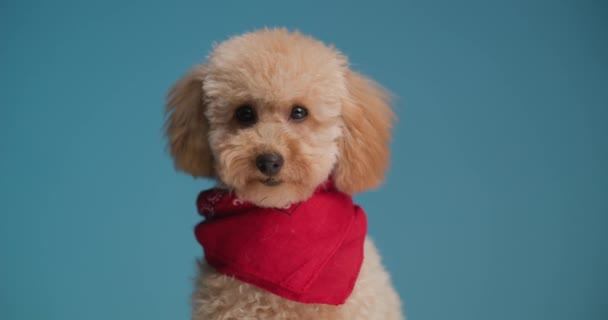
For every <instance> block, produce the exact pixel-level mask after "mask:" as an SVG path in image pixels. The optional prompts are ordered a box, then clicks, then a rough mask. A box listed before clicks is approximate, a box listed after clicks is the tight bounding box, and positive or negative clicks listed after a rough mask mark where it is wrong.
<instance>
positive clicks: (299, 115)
mask: <svg viewBox="0 0 608 320" xmlns="http://www.w3.org/2000/svg"><path fill="white" fill-rule="evenodd" d="M307 116H308V110H306V108H304V107H302V106H298V105H296V106H293V108H291V114H290V115H289V119H292V120H296V121H301V120H304V119H305V118H306V117H307Z"/></svg>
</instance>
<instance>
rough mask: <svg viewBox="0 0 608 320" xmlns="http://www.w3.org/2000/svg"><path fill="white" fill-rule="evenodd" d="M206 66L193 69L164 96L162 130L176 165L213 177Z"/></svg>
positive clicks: (197, 174)
mask: <svg viewBox="0 0 608 320" xmlns="http://www.w3.org/2000/svg"><path fill="white" fill-rule="evenodd" d="M204 72H205V66H204V65H200V66H196V67H194V68H192V70H190V72H188V73H187V74H186V75H185V76H184V77H182V78H181V79H180V80H178V81H177V82H176V83H175V84H174V85H173V87H172V88H171V90H170V91H169V93H168V95H167V106H166V108H165V113H166V115H167V120H166V123H165V133H166V135H167V138H168V139H169V142H168V143H169V148H170V149H171V155H172V156H173V159H174V162H175V167H176V168H177V169H179V170H182V171H185V172H187V173H190V174H191V175H192V176H194V177H212V176H213V175H214V173H213V160H212V156H211V150H210V148H209V140H208V131H209V123H208V121H207V119H206V117H205V114H204V108H205V104H204V101H203V97H204V94H203V77H204Z"/></svg>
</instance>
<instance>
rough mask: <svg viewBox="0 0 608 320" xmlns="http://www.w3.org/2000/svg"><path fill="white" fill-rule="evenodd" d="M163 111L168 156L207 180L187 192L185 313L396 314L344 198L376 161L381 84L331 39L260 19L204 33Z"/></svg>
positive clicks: (369, 182) (361, 224) (368, 176)
mask: <svg viewBox="0 0 608 320" xmlns="http://www.w3.org/2000/svg"><path fill="white" fill-rule="evenodd" d="M166 111H167V123H166V134H167V136H168V139H169V147H170V150H171V155H172V156H173V158H174V161H175V166H176V167H177V168H178V169H180V170H182V171H185V172H187V173H189V174H191V175H192V176H195V177H207V178H212V179H215V180H216V181H217V183H218V185H217V187H216V188H214V189H212V190H210V191H206V192H203V193H201V196H199V199H198V209H199V211H200V212H201V214H202V215H204V216H205V221H204V222H202V223H201V224H199V226H197V230H196V236H197V239H198V241H199V242H200V243H201V244H202V245H203V248H204V250H205V259H203V260H201V261H200V262H199V264H198V265H199V276H198V277H197V280H196V284H195V291H194V294H193V298H192V304H193V306H192V307H193V311H192V317H193V319H196V320H203V319H205V320H214V319H226V320H227V319H279V320H280V319H311V320H312V319H314V320H323V319H332V320H340V319H344V320H346V319H348V320H355V319H378V320H392V319H402V318H403V316H402V313H401V306H400V301H399V297H398V295H397V293H396V292H395V290H394V289H393V287H392V285H391V282H390V278H389V275H388V273H387V272H386V271H385V269H384V267H383V266H382V264H381V261H380V256H379V254H378V252H377V249H376V247H375V246H374V244H373V243H372V241H371V240H370V239H369V238H368V237H367V236H366V222H365V215H364V213H363V211H362V210H361V208H359V207H358V206H356V205H355V204H353V203H352V195H353V194H355V193H358V192H362V191H365V190H368V189H371V188H375V187H377V186H378V185H379V184H380V183H381V182H382V181H383V180H384V173H385V171H386V169H387V167H388V162H389V150H388V144H389V141H390V129H391V123H392V120H393V117H394V115H393V113H392V111H391V108H390V106H389V98H388V94H387V92H386V91H385V90H384V89H383V88H382V87H380V86H379V85H378V84H376V83H375V82H373V81H372V80H370V79H367V78H366V77H364V76H362V75H361V74H359V73H357V72H355V71H352V70H350V68H349V63H348V60H347V58H346V57H345V56H344V55H343V54H342V53H340V52H339V51H338V50H337V49H335V48H334V47H331V46H327V45H325V44H323V43H322V42H320V41H317V40H315V39H313V38H311V37H308V36H305V35H302V34H300V33H298V32H290V31H288V30H285V29H264V30H259V31H254V32H251V33H246V34H243V35H241V36H236V37H233V38H231V39H229V40H227V41H224V42H222V43H220V44H219V45H217V46H215V47H214V49H213V51H212V53H211V54H210V56H209V58H208V60H207V62H206V63H204V64H201V65H198V66H195V67H194V68H192V70H191V71H190V72H189V73H187V74H186V75H185V76H184V77H183V78H182V79H181V80H179V81H178V82H177V83H176V84H175V85H174V86H173V88H172V89H171V90H170V92H169V95H168V103H167V109H166ZM243 212H244V213H243ZM298 219H299V220H298Z"/></svg>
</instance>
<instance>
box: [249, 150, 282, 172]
mask: <svg viewBox="0 0 608 320" xmlns="http://www.w3.org/2000/svg"><path fill="white" fill-rule="evenodd" d="M255 165H256V166H257V167H258V169H260V171H261V172H262V173H263V174H265V175H267V176H274V175H276V174H277V173H279V171H281V167H282V166H283V157H282V156H281V155H280V154H278V153H274V152H273V153H263V154H261V155H259V156H258V157H257V158H256V159H255Z"/></svg>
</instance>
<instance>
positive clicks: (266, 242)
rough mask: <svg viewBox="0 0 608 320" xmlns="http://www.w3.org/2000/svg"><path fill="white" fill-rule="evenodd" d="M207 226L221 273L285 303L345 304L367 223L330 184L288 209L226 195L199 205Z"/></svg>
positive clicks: (200, 229)
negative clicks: (272, 295) (286, 301)
mask: <svg viewBox="0 0 608 320" xmlns="http://www.w3.org/2000/svg"><path fill="white" fill-rule="evenodd" d="M197 207H198V211H199V213H200V214H201V215H203V216H204V217H205V221H203V222H201V223H199V224H198V225H197V226H196V228H195V235H196V239H197V240H198V242H199V243H200V244H201V245H202V246H203V250H204V252H205V259H206V260H207V262H208V263H209V265H211V266H212V267H214V268H215V269H216V270H218V271H219V272H221V273H224V274H227V275H230V276H233V277H235V278H237V279H239V280H241V281H243V282H247V283H249V284H252V285H254V286H257V287H259V288H262V289H265V290H267V291H269V292H271V293H274V294H276V295H279V296H281V297H283V298H286V299H289V300H293V301H298V302H302V303H322V304H331V305H340V304H343V303H344V302H345V301H346V299H347V298H348V297H349V296H350V294H351V292H352V290H353V287H354V284H355V281H356V279H357V276H358V274H359V270H360V268H361V264H362V262H363V243H364V240H365V235H366V231H367V221H366V217H365V213H364V212H363V210H362V209H361V208H360V207H359V206H357V205H355V204H354V203H353V200H352V198H351V197H350V196H349V195H347V194H344V193H341V192H339V191H338V190H337V189H336V188H335V187H334V185H333V183H332V182H331V181H328V182H326V183H324V184H323V185H321V186H319V187H318V188H317V190H316V191H315V193H314V194H313V196H312V197H311V198H310V199H308V200H306V201H304V202H300V203H294V204H291V205H290V206H289V207H286V208H260V207H257V206H255V205H253V204H251V203H249V202H245V201H243V200H241V199H239V198H237V197H235V196H234V194H232V193H230V192H228V191H226V190H222V189H211V190H207V191H203V192H201V193H200V194H199V196H198V199H197Z"/></svg>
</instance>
